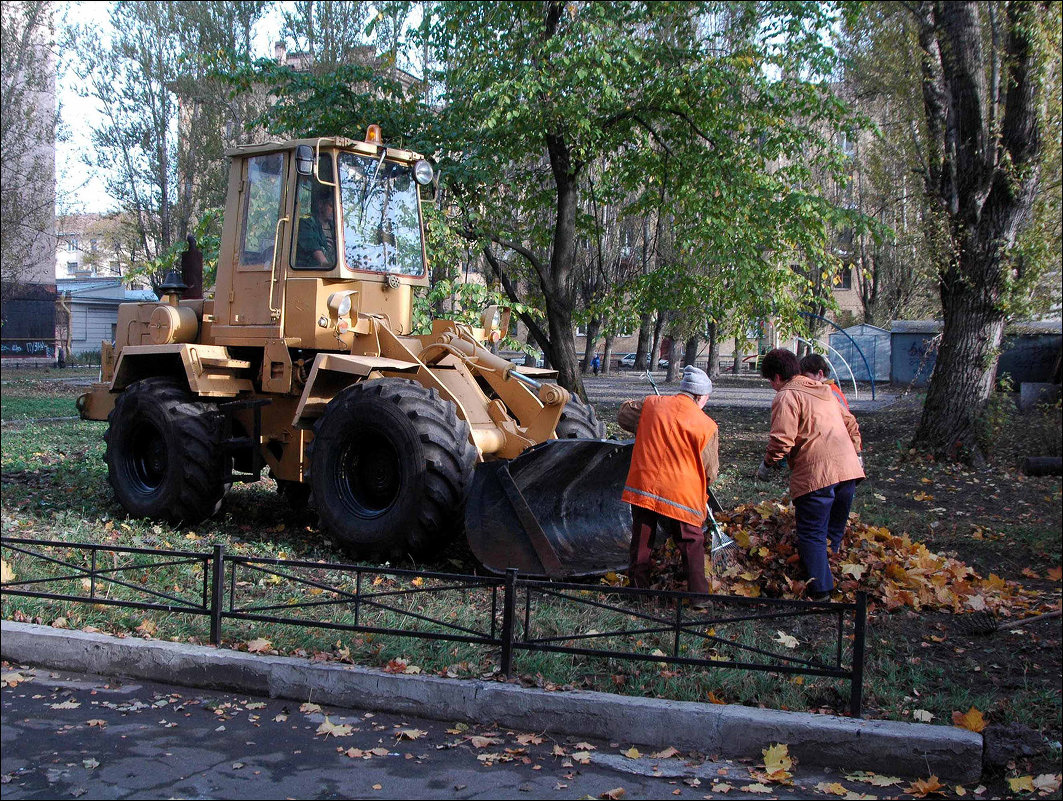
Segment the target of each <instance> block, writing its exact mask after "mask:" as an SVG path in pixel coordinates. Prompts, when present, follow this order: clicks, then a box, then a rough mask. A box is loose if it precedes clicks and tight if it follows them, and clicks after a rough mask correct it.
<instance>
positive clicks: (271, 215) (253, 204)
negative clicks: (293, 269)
mask: <svg viewBox="0 0 1063 801" xmlns="http://www.w3.org/2000/svg"><path fill="white" fill-rule="evenodd" d="M284 161H285V157H284V154H283V153H269V154H266V155H262V156H252V157H251V158H249V159H248V160H247V190H246V193H245V199H244V229H243V232H242V234H241V238H240V266H241V267H250V268H268V267H270V266H271V265H272V264H273V244H274V241H275V239H276V234H277V221H278V220H280V215H281V205H282V202H283V200H284V178H285V169H284Z"/></svg>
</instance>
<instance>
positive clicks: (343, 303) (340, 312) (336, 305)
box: [328, 291, 354, 317]
mask: <svg viewBox="0 0 1063 801" xmlns="http://www.w3.org/2000/svg"><path fill="white" fill-rule="evenodd" d="M353 296H354V292H350V291H348V292H333V293H332V294H331V295H329V299H328V307H329V309H331V310H332V313H333V316H335V317H346V316H347V315H348V314H350V312H351V302H352V299H353Z"/></svg>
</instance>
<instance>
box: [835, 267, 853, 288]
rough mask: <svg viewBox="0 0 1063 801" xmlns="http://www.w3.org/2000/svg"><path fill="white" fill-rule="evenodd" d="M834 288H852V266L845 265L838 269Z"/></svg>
mask: <svg viewBox="0 0 1063 801" xmlns="http://www.w3.org/2000/svg"><path fill="white" fill-rule="evenodd" d="M834 288H835V289H836V290H837V289H852V288H853V268H852V266H850V265H848V264H847V265H845V266H844V267H842V268H841V269H840V270H839V271H838V276H837V278H836V279H835V281H834Z"/></svg>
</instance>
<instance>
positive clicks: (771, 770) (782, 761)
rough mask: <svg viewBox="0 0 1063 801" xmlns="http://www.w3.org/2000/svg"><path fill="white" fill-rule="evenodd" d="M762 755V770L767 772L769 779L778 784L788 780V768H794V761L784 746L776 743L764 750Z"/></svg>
mask: <svg viewBox="0 0 1063 801" xmlns="http://www.w3.org/2000/svg"><path fill="white" fill-rule="evenodd" d="M762 753H763V754H764V769H765V770H766V771H767V772H768V778H769V779H771V780H772V781H776V782H778V781H784V780H786V779H789V778H790V768H792V767H793V766H794V761H793V758H791V756H790V751H789V749H788V748H787V747H786V746H785V745H783V744H782V743H776V744H775V745H772V746H770V747H768V748H765V749H764V751H763V752H762Z"/></svg>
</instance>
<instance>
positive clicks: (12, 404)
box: [0, 394, 78, 420]
mask: <svg viewBox="0 0 1063 801" xmlns="http://www.w3.org/2000/svg"><path fill="white" fill-rule="evenodd" d="M77 413H78V412H77V407H76V406H75V405H74V401H73V399H71V398H25V397H17V396H16V397H12V396H8V395H6V394H5V395H4V396H2V397H0V420H34V419H38V418H42V417H72V416H76V415H77Z"/></svg>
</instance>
